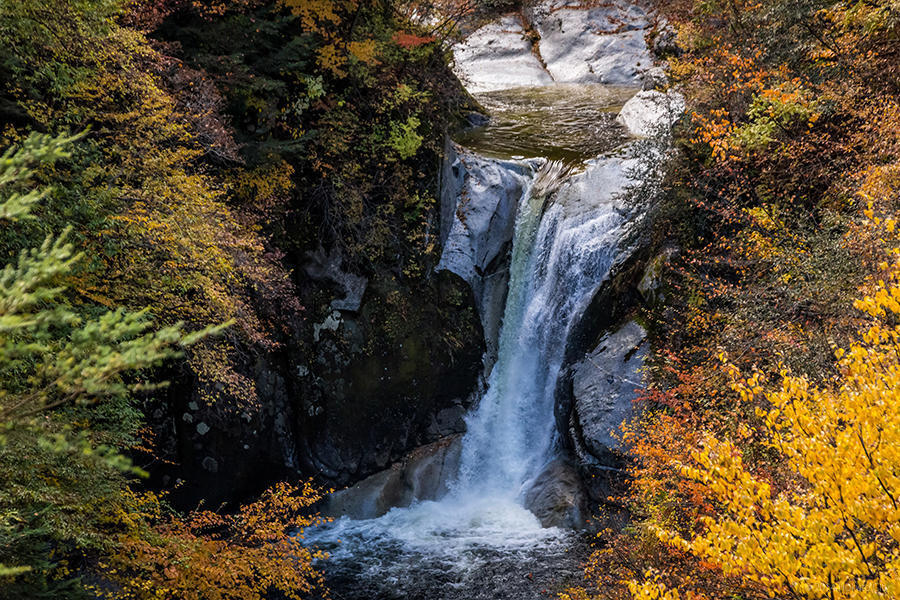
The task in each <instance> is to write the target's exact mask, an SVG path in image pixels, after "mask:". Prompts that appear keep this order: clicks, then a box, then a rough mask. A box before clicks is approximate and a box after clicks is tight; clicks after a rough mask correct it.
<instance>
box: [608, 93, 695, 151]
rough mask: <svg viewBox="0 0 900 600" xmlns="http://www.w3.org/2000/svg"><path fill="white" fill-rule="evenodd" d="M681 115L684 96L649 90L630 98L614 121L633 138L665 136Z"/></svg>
mask: <svg viewBox="0 0 900 600" xmlns="http://www.w3.org/2000/svg"><path fill="white" fill-rule="evenodd" d="M648 79H650V78H648ZM683 113H684V96H682V95H681V94H679V93H678V92H674V91H669V92H660V91H657V90H652V89H651V90H643V91H640V92H638V93H637V94H635V95H634V96H632V98H631V99H630V100H629V101H628V102H626V103H625V105H624V106H623V107H622V110H621V111H619V116H618V117H616V121H617V122H619V123H620V124H621V125H624V126H625V128H626V129H627V130H628V133H629V134H630V135H632V136H634V137H642V138H645V137H654V136H667V135H669V132H670V131H671V130H672V126H673V125H674V124H675V122H676V121H677V120H678V119H679V118H681V115H682V114H683Z"/></svg>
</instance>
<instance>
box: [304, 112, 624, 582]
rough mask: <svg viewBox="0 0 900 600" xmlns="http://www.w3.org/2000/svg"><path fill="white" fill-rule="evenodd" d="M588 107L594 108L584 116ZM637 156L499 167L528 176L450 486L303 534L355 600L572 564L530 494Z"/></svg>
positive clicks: (618, 231)
mask: <svg viewBox="0 0 900 600" xmlns="http://www.w3.org/2000/svg"><path fill="white" fill-rule="evenodd" d="M596 115H597V113H596V110H594V111H593V112H592V113H591V118H592V119H593V121H592V122H593V123H596V119H597V116H596ZM607 123H608V124H610V125H611V123H610V122H609V121H607ZM613 137H614V143H612V144H610V146H611V147H614V146H615V145H616V144H618V143H620V142H621V140H622V137H621V134H619V136H618V137H615V136H613ZM471 156H472V157H474V158H473V160H475V159H477V160H488V161H490V160H492V159H483V158H480V157H478V156H477V155H471ZM636 161H637V159H636V158H635V157H634V155H633V153H628V152H624V153H622V152H619V153H611V154H607V155H603V156H601V157H599V158H595V159H591V160H587V161H584V162H583V163H582V164H577V163H573V162H572V161H571V160H569V161H563V160H544V161H542V162H541V161H537V162H535V161H524V162H520V163H516V162H515V161H511V162H510V161H505V162H504V161H499V162H498V163H497V164H503V165H509V167H508V168H510V169H515V172H516V174H517V175H516V177H519V176H520V175H521V173H522V172H525V173H526V175H525V176H524V178H525V179H526V183H525V184H524V185H522V186H521V190H522V192H521V196H520V198H519V199H518V206H517V208H516V212H515V215H516V216H515V230H514V235H513V241H512V248H511V251H510V258H509V283H508V289H507V293H506V303H505V307H504V309H503V317H502V326H501V329H500V334H499V340H498V343H497V352H496V362H495V363H494V364H493V367H492V368H491V369H490V374H489V376H488V379H487V382H486V386H485V387H484V390H483V393H482V394H481V397H480V398H479V399H478V401H477V403H476V405H475V406H474V408H473V409H472V410H471V412H470V413H469V414H468V415H467V417H466V426H467V430H466V433H465V434H464V436H463V438H462V441H461V447H460V448H459V460H458V466H457V468H456V469H454V470H453V473H454V475H453V477H452V478H451V480H450V481H447V482H446V485H445V486H444V489H445V490H446V493H444V495H443V496H441V497H438V498H436V499H427V500H425V499H419V500H418V501H415V502H414V503H413V504H412V505H410V506H408V507H403V508H393V509H390V510H389V511H388V512H387V513H386V514H383V515H382V516H379V517H377V518H372V519H356V520H353V519H349V518H347V517H341V518H339V519H338V520H336V521H335V522H334V523H332V524H330V525H329V526H327V527H324V528H321V529H320V530H317V531H310V532H307V536H308V539H309V540H310V542H311V543H313V544H316V545H317V546H319V547H321V548H324V549H326V550H328V551H329V552H330V554H331V558H330V559H329V561H328V565H326V566H327V568H330V569H333V570H336V572H338V573H339V576H343V577H344V579H345V582H353V583H352V584H349V583H348V585H352V586H357V587H358V586H359V585H361V583H360V582H367V583H365V585H368V586H372V587H371V588H366V589H365V591H364V593H363V595H360V596H353V597H354V598H355V597H360V598H361V597H365V596H364V595H365V594H369V596H376V597H380V596H383V595H385V593H384V590H383V586H385V585H387V586H388V587H389V588H390V589H391V590H392V592H391V594H396V596H394V597H397V598H411V597H418V596H416V594H415V593H414V592H413V591H411V590H414V589H417V586H419V587H420V586H422V585H424V580H425V579H427V580H429V581H432V582H433V581H436V580H437V581H441V582H442V583H441V585H442V586H444V587H442V588H441V589H444V588H445V587H446V586H447V585H451V586H452V585H459V586H463V587H466V586H469V587H468V588H467V589H469V588H471V586H472V585H475V584H473V582H472V581H470V579H471V578H472V577H477V576H478V575H477V574H478V573H480V572H483V571H484V569H488V570H489V569H491V568H505V567H496V566H495V565H502V564H507V565H510V564H516V565H518V564H522V565H528V564H531V565H533V564H535V562H536V561H537V562H540V560H544V561H545V563H546V564H548V565H550V564H552V565H554V567H553V568H560V565H562V564H564V563H565V560H568V558H569V557H568V556H567V554H566V553H567V552H568V549H569V548H570V547H571V545H572V543H573V542H572V540H573V539H574V538H573V536H575V534H574V533H573V532H572V531H571V530H567V529H561V528H557V527H542V526H541V522H540V520H539V519H538V518H537V517H536V516H535V515H534V514H533V513H532V512H531V511H530V510H529V509H528V507H527V506H526V504H527V503H526V498H527V497H528V492H529V490H530V489H531V487H532V486H533V485H534V483H535V480H536V479H537V478H538V476H539V475H540V474H541V473H542V471H543V470H544V468H545V467H546V466H547V465H548V463H551V461H552V460H553V459H554V458H555V457H556V455H557V454H558V452H559V448H558V447H557V444H556V441H557V440H556V439H555V438H556V433H555V432H556V427H555V416H554V403H555V390H556V385H557V379H558V377H559V374H560V370H561V367H562V364H563V359H564V355H565V351H566V346H567V340H568V338H569V335H570V332H571V330H572V328H573V327H574V326H575V325H576V323H577V321H578V320H579V318H580V317H581V315H582V314H583V312H584V309H585V308H586V306H587V304H588V303H589V302H590V301H591V299H592V298H593V296H594V294H595V293H596V291H597V289H598V288H599V286H600V285H601V284H602V283H603V282H604V281H605V279H606V278H607V276H608V274H609V272H610V269H611V267H612V266H613V265H614V264H615V261H616V260H617V258H620V257H621V256H622V252H623V251H622V249H621V248H620V245H621V240H622V238H623V237H624V230H625V228H626V227H627V226H628V216H627V210H625V208H624V207H623V206H622V205H621V202H620V201H619V197H620V196H621V195H622V192H623V190H624V188H625V187H627V185H628V184H629V182H630V178H629V175H628V171H629V170H630V169H631V168H632V167H633V166H634V164H635V162H636ZM535 166H537V168H535ZM535 171H536V172H535ZM527 173H533V174H532V175H527ZM483 187H486V189H487V190H488V193H492V191H493V190H494V188H493V187H492V186H490V185H487V186H483ZM497 193H499V191H498V192H497ZM524 555H530V556H532V558H531V559H529V560H524V559H522V558H521V557H522V556H524ZM535 556H538V557H540V558H535ZM515 557H518V558H515ZM550 557H553V558H552V560H550ZM514 558H515V560H513V559H514ZM572 560H573V561H577V559H574V558H573V559H572ZM504 561H506V562H505V563H504ZM510 561H512V562H510ZM570 562H571V561H570ZM576 567H577V564H576ZM527 568H530V569H534V568H535V567H533V566H531V567H527ZM573 568H575V567H573ZM424 573H427V575H425V574H424ZM469 593H470V592H466V594H469ZM422 594H423V595H422V597H425V594H424V593H422ZM466 594H463V596H461V597H466Z"/></svg>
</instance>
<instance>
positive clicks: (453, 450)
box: [322, 436, 460, 519]
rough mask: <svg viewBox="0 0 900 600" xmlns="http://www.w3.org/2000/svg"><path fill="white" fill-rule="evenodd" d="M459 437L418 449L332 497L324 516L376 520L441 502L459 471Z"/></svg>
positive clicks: (323, 511) (328, 501)
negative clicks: (419, 503) (422, 503)
mask: <svg viewBox="0 0 900 600" xmlns="http://www.w3.org/2000/svg"><path fill="white" fill-rule="evenodd" d="M459 452H460V436H452V437H448V438H445V439H442V440H440V441H438V442H435V443H433V444H428V445H426V446H422V447H420V448H416V449H415V450H413V451H412V452H410V453H409V454H408V455H407V456H405V457H404V458H403V459H402V460H400V461H398V462H397V463H395V464H393V465H391V467H390V468H388V469H385V470H384V471H381V472H379V473H375V474H374V475H371V476H369V477H367V478H365V479H363V480H362V481H360V482H358V483H356V484H355V485H353V486H351V487H348V488H346V489H343V490H341V491H338V492H335V493H333V494H331V496H329V498H328V500H327V502H326V505H325V507H324V509H323V510H322V514H324V515H325V516H329V517H343V516H346V517H350V518H351V519H374V518H376V517H380V516H381V515H383V514H385V513H386V512H388V511H389V510H390V509H392V508H398V507H399V508H402V507H406V506H409V505H410V504H412V503H413V502H416V501H422V500H438V499H440V498H441V497H443V496H444V495H445V494H446V493H447V492H448V488H447V482H449V481H452V480H453V479H454V477H455V476H456V472H457V469H458V468H459Z"/></svg>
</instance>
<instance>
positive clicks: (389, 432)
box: [298, 272, 484, 485]
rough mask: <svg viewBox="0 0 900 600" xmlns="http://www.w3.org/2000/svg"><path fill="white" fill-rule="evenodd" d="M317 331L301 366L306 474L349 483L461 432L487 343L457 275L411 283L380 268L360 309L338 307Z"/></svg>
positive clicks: (332, 481)
mask: <svg viewBox="0 0 900 600" xmlns="http://www.w3.org/2000/svg"><path fill="white" fill-rule="evenodd" d="M322 323H325V325H326V326H324V327H320V325H321V324H322ZM314 328H318V332H314V335H313V337H314V339H315V338H317V341H314V342H313V345H312V347H311V349H310V350H311V352H310V354H309V355H308V357H309V362H308V363H307V364H305V365H301V366H300V367H299V369H300V373H302V377H301V379H302V390H303V392H302V398H300V399H298V404H299V405H300V406H302V414H301V415H300V417H299V422H300V425H301V431H302V435H301V436H300V439H301V449H300V460H301V462H302V467H303V470H304V471H305V472H308V473H311V474H314V475H316V476H318V477H320V478H322V479H324V480H327V481H328V482H330V483H333V484H336V485H347V484H349V483H353V482H355V481H357V480H359V479H361V478H363V477H365V476H367V475H370V474H372V473H374V472H376V471H378V470H381V469H384V468H386V467H387V466H389V465H390V464H391V463H392V462H394V461H396V460H397V459H399V458H400V457H401V456H403V455H404V454H405V453H407V452H408V451H409V450H411V449H413V448H415V447H416V446H419V445H422V444H425V443H428V442H432V441H435V440H437V439H439V438H440V437H442V436H445V435H449V434H452V433H459V432H461V431H462V430H463V428H464V424H463V422H462V415H463V414H464V412H465V408H466V406H467V401H468V396H469V394H470V393H471V392H472V390H473V389H474V388H475V385H476V382H477V379H478V375H479V372H480V370H481V357H482V354H483V353H484V342H483V334H482V331H481V326H480V324H479V320H478V316H477V314H476V311H475V307H474V299H473V297H472V293H471V291H470V290H469V288H468V286H467V285H466V284H465V282H463V281H462V280H461V279H459V278H458V277H456V276H455V275H453V274H450V273H445V272H441V273H437V274H435V275H434V276H433V277H431V278H430V279H428V280H426V281H423V282H420V283H418V284H417V285H414V286H407V285H404V284H402V283H400V282H399V281H398V280H397V278H396V277H394V276H393V275H391V274H388V273H380V274H377V275H376V276H375V277H373V279H372V280H371V281H370V282H369V285H368V287H367V289H366V293H365V296H364V299H363V302H362V305H361V306H360V308H359V310H358V311H355V312H350V311H334V312H332V313H330V314H328V315H327V316H326V318H325V319H323V321H321V322H320V323H319V324H316V325H314Z"/></svg>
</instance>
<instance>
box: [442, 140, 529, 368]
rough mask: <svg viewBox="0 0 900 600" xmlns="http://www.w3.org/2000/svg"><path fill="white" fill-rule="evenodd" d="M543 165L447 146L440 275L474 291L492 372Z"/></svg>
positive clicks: (487, 361)
mask: <svg viewBox="0 0 900 600" xmlns="http://www.w3.org/2000/svg"><path fill="white" fill-rule="evenodd" d="M541 164H542V161H541V160H528V161H509V160H498V159H493V158H487V157H484V156H479V155H478V154H475V153H474V152H470V151H467V150H465V149H464V148H462V147H460V146H458V145H456V144H454V143H452V142H449V141H448V142H447V149H446V153H445V158H444V164H443V170H442V175H441V181H442V184H441V242H442V245H443V252H442V254H441V260H440V262H439V263H438V266H437V270H438V271H449V272H451V273H455V274H457V275H459V276H460V277H462V278H463V279H464V280H465V281H466V282H467V283H468V284H469V286H470V287H471V288H472V293H473V294H474V297H475V306H476V307H477V308H478V314H479V316H480V318H481V325H482V329H483V331H484V339H485V344H486V355H485V366H486V367H487V369H488V370H489V368H490V365H492V364H493V362H494V361H495V360H496V353H497V339H498V337H499V334H500V321H501V319H502V317H503V308H504V305H505V304H506V292H507V285H508V283H509V250H510V247H511V245H512V238H513V233H514V230H515V224H516V211H517V210H518V205H519V201H520V200H521V198H522V194H523V192H524V191H525V189H526V187H527V185H528V183H529V181H530V180H531V178H532V177H533V176H534V173H535V171H536V170H537V168H538V167H540V165H541Z"/></svg>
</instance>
